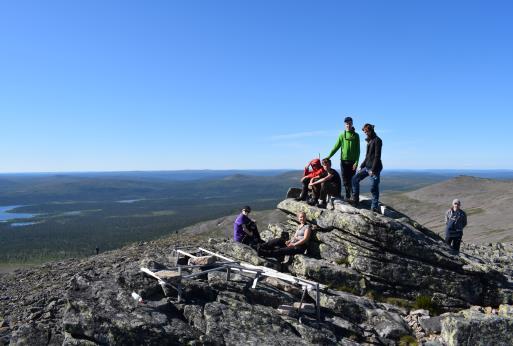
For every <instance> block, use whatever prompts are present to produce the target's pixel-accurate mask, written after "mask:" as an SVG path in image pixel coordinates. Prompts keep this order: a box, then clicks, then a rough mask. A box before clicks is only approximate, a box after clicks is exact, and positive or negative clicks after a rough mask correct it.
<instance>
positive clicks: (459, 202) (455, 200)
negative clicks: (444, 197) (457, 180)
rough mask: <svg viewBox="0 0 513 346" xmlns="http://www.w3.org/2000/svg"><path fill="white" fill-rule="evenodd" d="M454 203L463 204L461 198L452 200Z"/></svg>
mask: <svg viewBox="0 0 513 346" xmlns="http://www.w3.org/2000/svg"><path fill="white" fill-rule="evenodd" d="M452 204H458V205H459V204H461V201H460V200H459V199H457V198H455V199H453V200H452Z"/></svg>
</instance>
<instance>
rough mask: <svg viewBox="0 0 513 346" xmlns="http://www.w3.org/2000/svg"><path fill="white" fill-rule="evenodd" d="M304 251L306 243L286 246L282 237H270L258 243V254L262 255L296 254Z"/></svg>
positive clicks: (281, 255) (280, 255)
mask: <svg viewBox="0 0 513 346" xmlns="http://www.w3.org/2000/svg"><path fill="white" fill-rule="evenodd" d="M305 251H306V245H301V246H293V247H287V245H285V240H284V239H283V238H276V239H271V240H269V241H268V242H266V243H264V244H262V245H260V249H259V254H260V255H261V256H264V257H283V256H287V255H297V254H301V253H304V252H305Z"/></svg>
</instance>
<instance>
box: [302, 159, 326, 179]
mask: <svg viewBox="0 0 513 346" xmlns="http://www.w3.org/2000/svg"><path fill="white" fill-rule="evenodd" d="M310 166H311V167H312V170H310ZM322 173H324V168H322V165H321V160H319V159H313V160H312V161H310V162H309V163H308V166H306V167H305V171H304V173H303V176H304V177H306V178H309V179H312V178H316V177H318V176H320V175H321V174H322Z"/></svg>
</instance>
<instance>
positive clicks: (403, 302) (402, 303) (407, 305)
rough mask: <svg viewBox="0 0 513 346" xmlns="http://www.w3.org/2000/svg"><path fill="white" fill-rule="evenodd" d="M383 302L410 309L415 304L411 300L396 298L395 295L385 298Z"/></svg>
mask: <svg viewBox="0 0 513 346" xmlns="http://www.w3.org/2000/svg"><path fill="white" fill-rule="evenodd" d="M385 303H387V304H392V305H395V306H399V307H401V308H405V309H412V308H413V307H414V306H415V303H414V302H413V301H411V300H407V299H402V298H396V297H387V298H385Z"/></svg>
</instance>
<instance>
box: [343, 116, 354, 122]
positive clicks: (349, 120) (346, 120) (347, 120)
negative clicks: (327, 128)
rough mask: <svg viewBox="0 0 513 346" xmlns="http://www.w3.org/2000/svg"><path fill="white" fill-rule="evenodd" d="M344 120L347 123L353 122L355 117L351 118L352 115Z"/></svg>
mask: <svg viewBox="0 0 513 346" xmlns="http://www.w3.org/2000/svg"><path fill="white" fill-rule="evenodd" d="M344 122H345V123H348V122H353V118H351V117H346V118H345V119H344Z"/></svg>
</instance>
